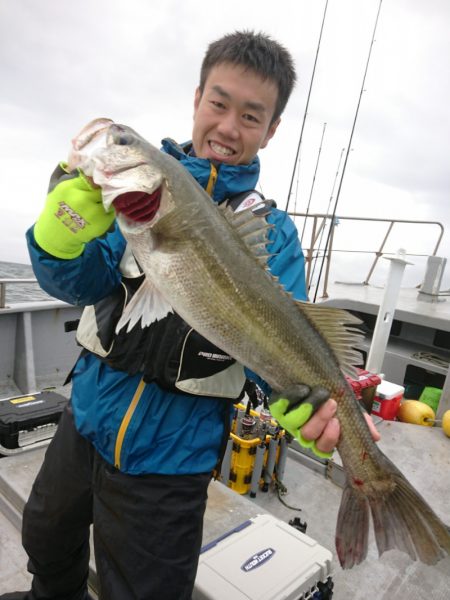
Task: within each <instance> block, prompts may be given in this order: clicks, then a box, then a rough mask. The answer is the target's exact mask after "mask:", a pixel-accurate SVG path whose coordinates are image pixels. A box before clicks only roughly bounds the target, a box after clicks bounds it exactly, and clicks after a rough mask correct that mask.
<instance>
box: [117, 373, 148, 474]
mask: <svg viewBox="0 0 450 600" xmlns="http://www.w3.org/2000/svg"><path fill="white" fill-rule="evenodd" d="M144 388H145V381H144V379H141V380H140V382H139V384H138V386H137V388H136V391H135V392H134V396H133V398H132V400H131V402H130V406H129V407H128V409H127V412H126V413H125V416H124V418H123V419H122V423H121V424H120V427H119V433H118V434H117V438H116V445H115V448H114V466H115V467H116V469H120V455H121V453H122V445H123V440H124V438H125V434H126V432H127V429H128V426H129V424H130V421H131V418H132V416H133V414H134V411H135V410H136V407H137V405H138V403H139V400H140V399H141V396H142V392H143V391H144Z"/></svg>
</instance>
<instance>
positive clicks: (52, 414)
mask: <svg viewBox="0 0 450 600" xmlns="http://www.w3.org/2000/svg"><path fill="white" fill-rule="evenodd" d="M67 402H68V399H67V398H66V397H65V396H62V395H61V394H58V393H56V392H52V391H46V390H44V391H42V392H39V393H36V394H28V395H25V396H17V397H14V398H4V399H0V454H2V448H3V449H6V450H15V449H20V448H24V447H25V446H30V445H31V444H35V443H36V442H40V441H42V440H45V439H48V438H51V437H53V434H54V433H55V431H56V427H57V425H58V422H59V419H60V417H61V413H62V411H63V409H64V407H65V406H66V404H67Z"/></svg>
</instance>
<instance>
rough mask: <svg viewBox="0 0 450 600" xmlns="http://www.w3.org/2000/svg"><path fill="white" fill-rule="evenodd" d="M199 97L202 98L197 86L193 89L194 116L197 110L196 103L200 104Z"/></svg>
mask: <svg viewBox="0 0 450 600" xmlns="http://www.w3.org/2000/svg"><path fill="white" fill-rule="evenodd" d="M201 99H202V92H201V90H200V88H199V87H198V88H197V89H196V90H195V96H194V116H195V113H196V112H197V109H198V105H199V104H200V100H201Z"/></svg>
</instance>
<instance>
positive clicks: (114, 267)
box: [26, 225, 126, 306]
mask: <svg viewBox="0 0 450 600" xmlns="http://www.w3.org/2000/svg"><path fill="white" fill-rule="evenodd" d="M33 229H34V227H31V228H30V229H29V230H28V231H27V234H26V238H27V244H28V252H29V254H30V259H31V264H32V266H33V271H34V274H35V275H36V279H37V280H38V282H39V285H40V286H41V287H42V289H43V290H45V291H46V292H47V293H48V294H50V295H51V296H53V297H54V298H58V299H59V300H63V301H64V302H67V303H69V304H73V305H77V306H87V305H89V304H95V303H96V302H98V301H99V300H101V299H102V298H104V297H105V296H108V295H109V294H110V293H111V292H112V291H113V290H115V289H116V288H117V286H118V285H120V281H121V275H120V272H119V264H120V260H121V258H122V255H123V253H124V251H125V246H126V242H125V239H124V237H123V236H122V234H121V232H120V230H119V228H118V227H117V225H115V227H114V230H113V231H112V232H109V233H107V234H106V235H105V236H104V237H102V238H96V239H95V240H93V241H92V242H89V243H88V244H86V246H85V249H84V252H83V254H81V256H79V257H78V258H74V259H71V260H63V259H59V258H55V257H54V256H52V255H51V254H48V253H47V252H45V251H44V250H43V249H42V248H40V246H39V245H38V244H37V242H36V240H35V239H34V234H33Z"/></svg>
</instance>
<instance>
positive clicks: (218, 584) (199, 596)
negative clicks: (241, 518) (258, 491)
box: [192, 514, 332, 600]
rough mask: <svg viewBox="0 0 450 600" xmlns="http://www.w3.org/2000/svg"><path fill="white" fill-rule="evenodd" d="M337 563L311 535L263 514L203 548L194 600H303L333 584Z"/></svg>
mask: <svg viewBox="0 0 450 600" xmlns="http://www.w3.org/2000/svg"><path fill="white" fill-rule="evenodd" d="M331 561H332V553H331V552H330V551H329V550H327V549H326V548H323V547H322V546H320V545H319V544H318V543H317V542H316V541H315V540H313V539H312V538H310V537H309V536H307V535H305V534H303V533H301V532H300V531H298V530H297V529H295V528H294V527H292V526H291V525H288V524H287V523H284V522H283V521H280V520H279V519H277V518H276V517H273V516H272V515H268V514H264V515H258V516H256V517H254V518H252V519H250V520H248V521H246V522H245V523H242V525H240V526H239V527H237V528H236V529H234V530H232V531H230V532H228V533H226V534H225V535H224V536H222V537H221V538H219V539H218V540H215V541H214V542H211V544H208V545H207V546H205V547H204V548H202V553H201V555H200V561H199V567H198V572H197V579H196V582H195V589H194V593H193V595H192V600H231V599H233V600H281V599H283V600H298V599H299V598H301V597H303V594H312V593H314V590H315V589H316V584H317V583H318V582H323V583H325V582H326V581H327V579H328V577H329V576H330V574H331ZM308 597H309V596H308Z"/></svg>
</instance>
